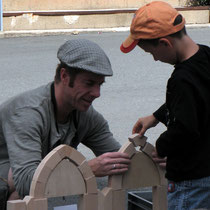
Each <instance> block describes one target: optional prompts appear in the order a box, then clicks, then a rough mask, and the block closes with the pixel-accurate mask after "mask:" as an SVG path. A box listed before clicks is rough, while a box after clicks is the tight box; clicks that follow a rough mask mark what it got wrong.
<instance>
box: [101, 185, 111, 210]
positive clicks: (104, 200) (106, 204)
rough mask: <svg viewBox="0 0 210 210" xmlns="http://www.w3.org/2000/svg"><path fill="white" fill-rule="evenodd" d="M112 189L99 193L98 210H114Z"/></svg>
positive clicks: (108, 188)
mask: <svg viewBox="0 0 210 210" xmlns="http://www.w3.org/2000/svg"><path fill="white" fill-rule="evenodd" d="M112 191H113V190H112V188H110V187H105V188H104V189H102V190H101V191H100V190H99V192H98V210H112Z"/></svg>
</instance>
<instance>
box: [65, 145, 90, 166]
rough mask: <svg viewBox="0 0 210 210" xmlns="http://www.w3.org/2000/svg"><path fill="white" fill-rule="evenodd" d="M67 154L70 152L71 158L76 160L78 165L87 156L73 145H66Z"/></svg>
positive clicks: (73, 160)
mask: <svg viewBox="0 0 210 210" xmlns="http://www.w3.org/2000/svg"><path fill="white" fill-rule="evenodd" d="M65 150H66V154H69V156H68V157H69V159H70V160H71V161H72V162H74V163H75V164H76V165H77V166H80V165H81V164H82V163H83V162H84V161H85V160H86V158H85V157H84V156H83V155H82V154H81V153H80V152H79V151H77V150H76V149H74V148H73V147H66V148H65Z"/></svg>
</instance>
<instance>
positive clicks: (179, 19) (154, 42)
mask: <svg viewBox="0 0 210 210" xmlns="http://www.w3.org/2000/svg"><path fill="white" fill-rule="evenodd" d="M182 18H183V17H182V16H181V15H178V16H177V17H176V19H175V20H174V25H178V24H180V23H181V22H182ZM186 34H187V31H186V27H185V26H184V28H182V29H181V30H180V31H177V32H176V33H173V34H169V35H168V36H170V37H173V38H177V39H181V38H182V37H183V36H184V35H186ZM160 38H162V37H160ZM160 38H157V39H140V40H139V42H141V43H142V42H146V43H148V44H151V45H153V46H157V45H158V43H159V39H160Z"/></svg>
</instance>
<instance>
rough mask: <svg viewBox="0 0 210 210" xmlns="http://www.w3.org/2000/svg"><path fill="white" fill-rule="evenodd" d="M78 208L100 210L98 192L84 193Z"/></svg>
mask: <svg viewBox="0 0 210 210" xmlns="http://www.w3.org/2000/svg"><path fill="white" fill-rule="evenodd" d="M78 210H99V209H98V194H84V195H83V196H81V197H80V198H79V202H78Z"/></svg>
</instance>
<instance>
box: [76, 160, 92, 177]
mask: <svg viewBox="0 0 210 210" xmlns="http://www.w3.org/2000/svg"><path fill="white" fill-rule="evenodd" d="M78 169H79V170H80V172H81V173H82V176H83V178H84V179H87V178H89V177H92V176H94V174H93V172H92V170H91V168H90V166H89V165H88V162H87V161H86V160H85V161H83V163H82V164H81V165H80V166H78Z"/></svg>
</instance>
